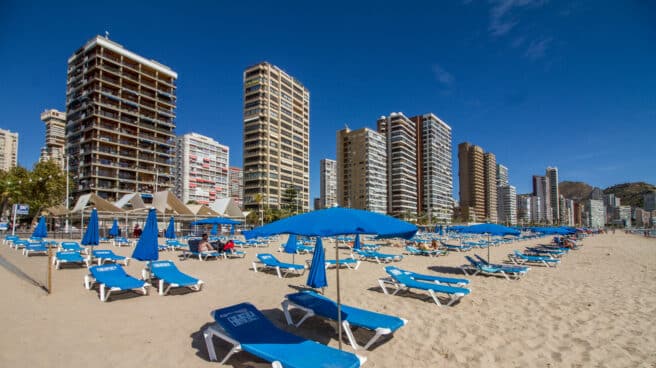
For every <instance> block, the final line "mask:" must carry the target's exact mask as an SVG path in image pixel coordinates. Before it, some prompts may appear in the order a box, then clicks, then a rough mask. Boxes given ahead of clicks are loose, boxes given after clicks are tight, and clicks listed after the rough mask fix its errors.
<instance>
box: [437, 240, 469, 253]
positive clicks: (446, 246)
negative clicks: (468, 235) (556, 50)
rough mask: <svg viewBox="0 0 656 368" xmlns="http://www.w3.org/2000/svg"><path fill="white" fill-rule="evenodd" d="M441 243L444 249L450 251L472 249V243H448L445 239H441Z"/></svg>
mask: <svg viewBox="0 0 656 368" xmlns="http://www.w3.org/2000/svg"><path fill="white" fill-rule="evenodd" d="M440 244H441V245H442V247H444V249H446V250H448V251H450V252H466V251H468V250H470V249H472V247H471V245H455V244H447V243H445V242H443V241H441V240H440Z"/></svg>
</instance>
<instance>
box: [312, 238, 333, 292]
mask: <svg viewBox="0 0 656 368" xmlns="http://www.w3.org/2000/svg"><path fill="white" fill-rule="evenodd" d="M337 268H339V264H338V265H337ZM307 285H308V286H309V287H311V288H315V289H318V288H324V287H326V286H328V281H327V280H326V255H325V254H324V252H323V243H322V242H321V238H319V237H317V244H316V245H315V246H314V254H313V255H312V263H311V264H310V272H309V274H308V278H307Z"/></svg>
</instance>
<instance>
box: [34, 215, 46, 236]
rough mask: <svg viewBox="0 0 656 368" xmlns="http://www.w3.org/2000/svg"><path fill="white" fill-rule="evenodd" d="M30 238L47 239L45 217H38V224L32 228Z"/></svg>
mask: <svg viewBox="0 0 656 368" xmlns="http://www.w3.org/2000/svg"><path fill="white" fill-rule="evenodd" d="M32 236H33V237H35V238H46V237H48V228H47V226H46V217H45V216H41V217H39V223H38V224H37V225H36V227H35V228H34V232H32Z"/></svg>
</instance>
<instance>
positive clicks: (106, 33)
mask: <svg viewBox="0 0 656 368" xmlns="http://www.w3.org/2000/svg"><path fill="white" fill-rule="evenodd" d="M105 38H106V39H108V40H109V32H107V31H105Z"/></svg>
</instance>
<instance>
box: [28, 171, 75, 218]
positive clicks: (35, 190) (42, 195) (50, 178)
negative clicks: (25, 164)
mask: <svg viewBox="0 0 656 368" xmlns="http://www.w3.org/2000/svg"><path fill="white" fill-rule="evenodd" d="M27 188H28V193H29V198H26V199H25V202H26V203H27V204H29V205H30V215H33V216H38V215H39V214H40V213H41V210H43V209H44V208H48V207H52V206H56V205H59V204H62V203H64V201H65V200H66V198H65V197H66V173H65V172H64V171H63V170H62V169H61V168H59V166H58V165H57V164H56V163H55V162H54V161H45V162H38V163H36V164H35V165H34V169H33V170H32V172H31V173H30V178H29V185H28V187H27Z"/></svg>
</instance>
